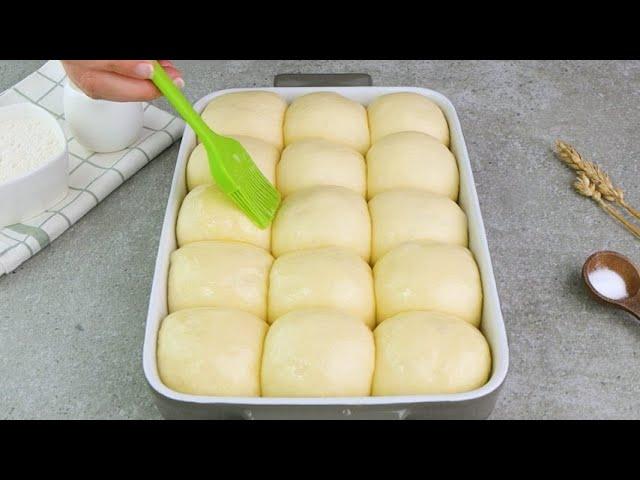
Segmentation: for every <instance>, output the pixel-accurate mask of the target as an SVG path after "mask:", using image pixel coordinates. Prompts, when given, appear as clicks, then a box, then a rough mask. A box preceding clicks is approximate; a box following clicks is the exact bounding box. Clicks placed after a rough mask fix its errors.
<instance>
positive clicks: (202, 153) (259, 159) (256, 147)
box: [187, 135, 280, 190]
mask: <svg viewBox="0 0 640 480" xmlns="http://www.w3.org/2000/svg"><path fill="white" fill-rule="evenodd" d="M229 136H230V137H231V138H233V139H235V140H237V141H238V142H240V145H242V146H243V147H244V148H245V150H246V151H247V153H248V154H249V155H250V156H251V159H252V160H253V161H254V163H255V164H256V166H257V167H258V168H259V169H260V171H261V172H262V174H263V175H264V176H265V178H266V179H267V180H269V181H270V182H271V183H272V184H274V185H275V182H276V165H277V163H278V158H279V156H280V151H279V150H278V148H277V147H275V146H274V145H272V144H271V143H268V142H265V141H264V140H260V139H258V138H252V137H245V136H242V135H229ZM211 184H215V180H214V179H213V176H212V175H211V171H210V169H209V160H208V159H207V151H206V150H205V148H204V144H203V143H199V144H198V145H196V148H194V149H193V152H191V155H190V156H189V161H188V162H187V190H193V189H194V188H196V187H197V186H199V185H211Z"/></svg>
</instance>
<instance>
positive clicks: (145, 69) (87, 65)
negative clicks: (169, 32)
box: [67, 60, 182, 80]
mask: <svg viewBox="0 0 640 480" xmlns="http://www.w3.org/2000/svg"><path fill="white" fill-rule="evenodd" d="M67 63H69V64H72V65H75V66H77V67H81V68H84V69H87V70H104V71H107V72H114V73H118V74H120V75H124V76H125V77H131V78H138V79H141V80H148V79H150V78H151V76H152V74H153V66H152V64H151V60H71V61H67ZM158 63H160V65H162V67H164V69H165V70H167V71H169V70H171V71H172V72H174V75H176V78H177V77H181V76H182V74H181V73H180V71H179V70H178V69H177V68H176V67H175V66H174V65H173V63H172V62H171V61H170V60H160V61H159V62H158ZM172 78H173V77H172Z"/></svg>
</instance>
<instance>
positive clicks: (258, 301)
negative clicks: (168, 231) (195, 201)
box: [167, 241, 273, 320]
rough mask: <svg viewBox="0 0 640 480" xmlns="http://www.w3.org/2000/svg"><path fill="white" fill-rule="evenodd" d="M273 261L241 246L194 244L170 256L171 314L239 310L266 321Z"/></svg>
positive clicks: (168, 294)
mask: <svg viewBox="0 0 640 480" xmlns="http://www.w3.org/2000/svg"><path fill="white" fill-rule="evenodd" d="M272 262H273V258H272V257H271V255H269V253H268V252H266V251H265V250H264V249H262V248H259V247H255V246H253V245H249V244H247V243H239V242H221V241H211V242H195V243H190V244H188V245H185V246H184V247H182V248H179V249H178V250H176V251H174V252H173V253H172V254H171V263H170V267H169V280H168V292H167V302H168V307H169V312H170V313H171V312H175V311H177V310H182V309H183V308H194V307H228V308H239V309H240V310H244V311H246V312H249V313H252V314H254V315H256V316H257V317H259V318H261V319H263V320H264V319H266V318H267V282H268V280H269V269H270V268H271V263H272Z"/></svg>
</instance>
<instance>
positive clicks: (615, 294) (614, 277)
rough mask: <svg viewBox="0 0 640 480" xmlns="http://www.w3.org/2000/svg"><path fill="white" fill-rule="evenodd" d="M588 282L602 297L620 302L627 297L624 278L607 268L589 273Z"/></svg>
mask: <svg viewBox="0 0 640 480" xmlns="http://www.w3.org/2000/svg"><path fill="white" fill-rule="evenodd" d="M589 282H591V285H593V288H595V289H596V290H597V291H598V293H599V294H600V295H602V296H603V297H607V298H611V299H612V300H620V299H621V298H626V297H628V296H629V294H628V293H627V284H626V283H625V281H624V278H622V277H621V276H620V274H618V273H617V272H614V271H613V270H609V269H608V268H598V269H596V270H594V271H593V272H591V273H590V274H589Z"/></svg>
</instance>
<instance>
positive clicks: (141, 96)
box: [62, 60, 184, 102]
mask: <svg viewBox="0 0 640 480" xmlns="http://www.w3.org/2000/svg"><path fill="white" fill-rule="evenodd" d="M159 63H160V65H162V67H163V68H164V69H165V70H166V72H167V74H168V75H169V76H170V77H171V78H172V79H173V83H175V84H176V86H177V87H178V88H182V87H184V80H183V79H182V73H180V71H179V70H178V69H177V68H176V67H175V66H174V65H173V64H172V63H171V61H169V60H159ZM62 65H63V66H64V69H65V71H66V72H67V75H68V76H69V78H70V79H71V81H72V82H73V83H74V84H75V85H77V86H78V88H80V90H82V91H83V92H84V93H86V94H87V95H88V96H89V97H91V98H94V99H97V100H111V101H114V102H141V101H149V100H153V99H154V98H157V97H159V96H160V95H162V94H161V93H160V90H158V89H157V88H156V86H155V85H154V84H153V82H151V80H149V79H150V78H151V75H152V73H153V66H152V65H151V60H63V61H62Z"/></svg>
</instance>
